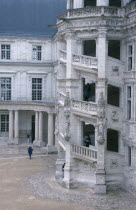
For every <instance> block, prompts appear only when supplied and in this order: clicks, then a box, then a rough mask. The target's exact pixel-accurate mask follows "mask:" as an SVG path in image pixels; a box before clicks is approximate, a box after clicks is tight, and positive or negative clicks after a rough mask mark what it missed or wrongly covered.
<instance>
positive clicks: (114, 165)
mask: <svg viewBox="0 0 136 210" xmlns="http://www.w3.org/2000/svg"><path fill="white" fill-rule="evenodd" d="M117 167H118V161H117V160H111V163H110V168H112V169H114V168H117Z"/></svg>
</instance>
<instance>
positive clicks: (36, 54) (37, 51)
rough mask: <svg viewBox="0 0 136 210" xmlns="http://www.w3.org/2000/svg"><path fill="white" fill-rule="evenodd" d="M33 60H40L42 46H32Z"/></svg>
mask: <svg viewBox="0 0 136 210" xmlns="http://www.w3.org/2000/svg"><path fill="white" fill-rule="evenodd" d="M33 60H36V61H41V60H42V46H37V45H33Z"/></svg>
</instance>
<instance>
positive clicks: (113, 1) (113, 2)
mask: <svg viewBox="0 0 136 210" xmlns="http://www.w3.org/2000/svg"><path fill="white" fill-rule="evenodd" d="M109 6H111V7H121V0H110V1H109Z"/></svg>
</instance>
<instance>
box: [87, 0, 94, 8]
mask: <svg viewBox="0 0 136 210" xmlns="http://www.w3.org/2000/svg"><path fill="white" fill-rule="evenodd" d="M88 6H96V0H84V7H88Z"/></svg>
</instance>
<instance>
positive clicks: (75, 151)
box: [71, 144, 97, 162]
mask: <svg viewBox="0 0 136 210" xmlns="http://www.w3.org/2000/svg"><path fill="white" fill-rule="evenodd" d="M71 153H72V155H73V156H75V157H78V158H81V159H87V160H89V161H95V162H96V161H97V150H96V149H92V148H91V149H90V148H88V147H84V146H78V145H75V144H71Z"/></svg>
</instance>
